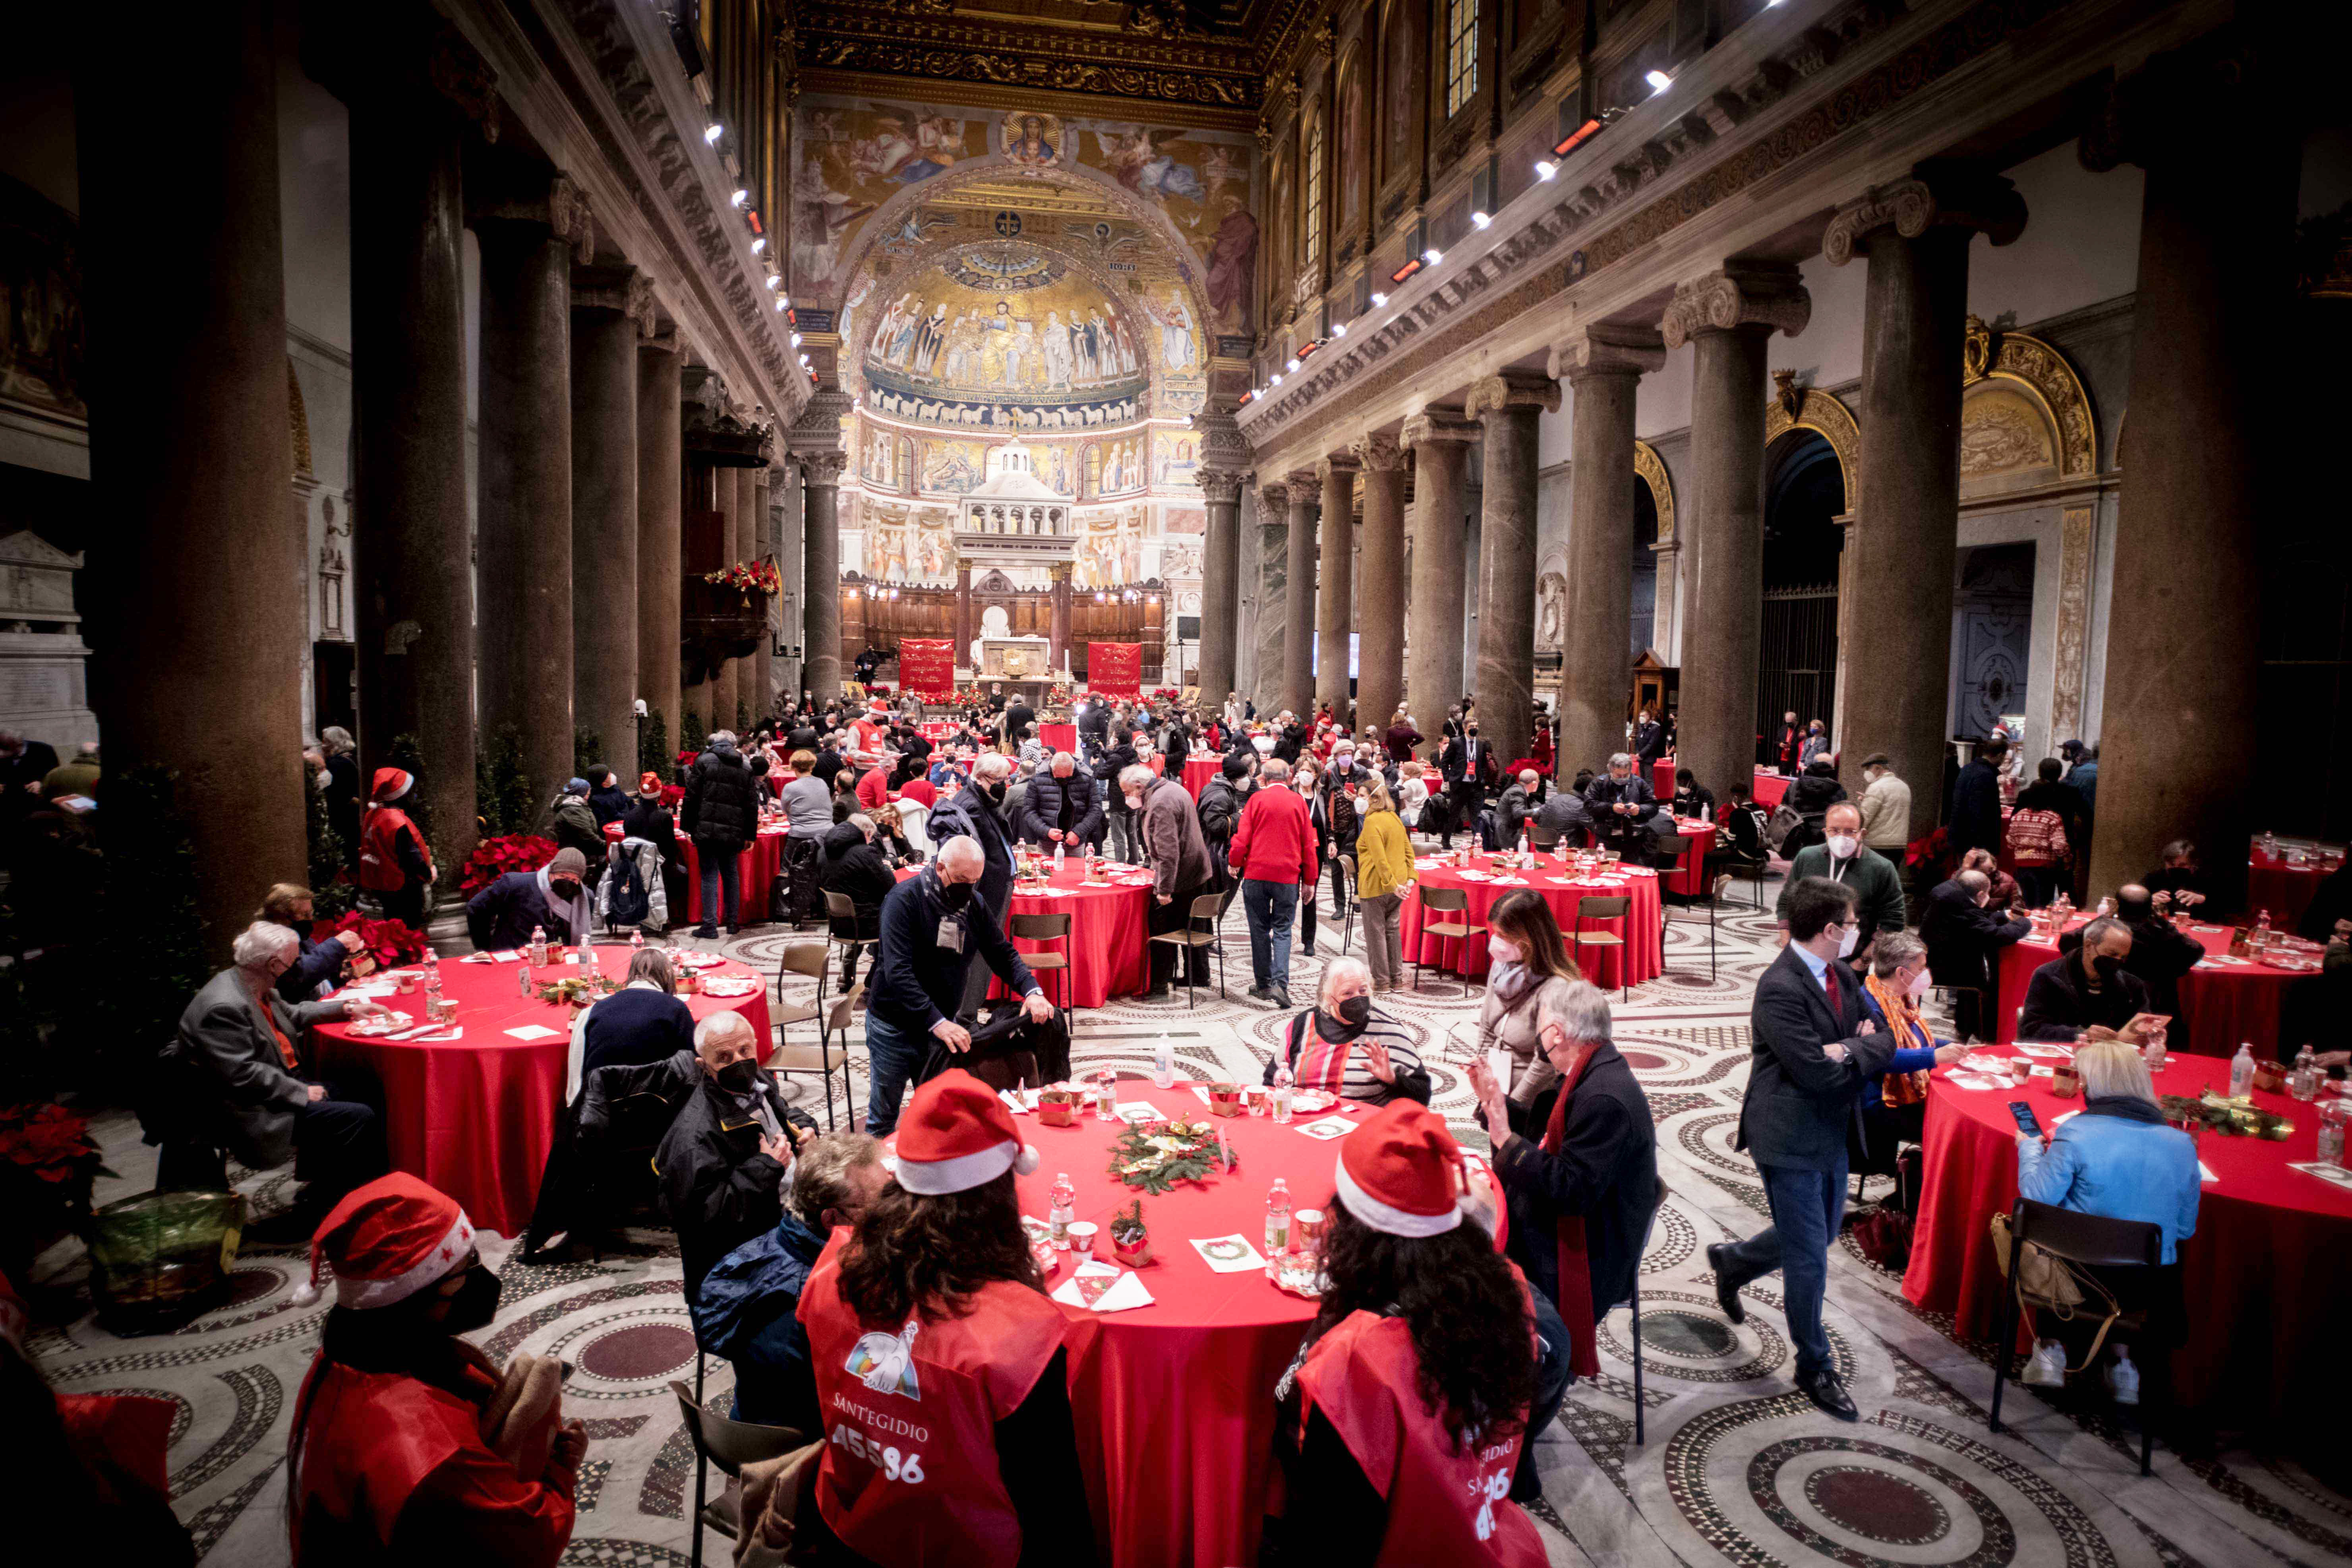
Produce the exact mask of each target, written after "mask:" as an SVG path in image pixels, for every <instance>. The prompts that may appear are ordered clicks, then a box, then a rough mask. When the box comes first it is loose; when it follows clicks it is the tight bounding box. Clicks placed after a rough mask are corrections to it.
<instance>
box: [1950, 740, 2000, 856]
mask: <svg viewBox="0 0 2352 1568" xmlns="http://www.w3.org/2000/svg"><path fill="white" fill-rule="evenodd" d="M2008 757H2009V742H2006V741H1979V742H1977V749H1976V761H1974V762H1972V763H1969V765H1968V766H1967V767H1964V768H1962V769H1961V770H1960V774H1959V777H1958V778H1957V779H1955V780H1954V781H1953V783H1952V824H1951V839H1952V853H1953V854H1955V855H1966V854H1967V853H1968V852H1969V850H1971V849H1990V851H1992V852H1993V853H1994V854H1996V855H1998V854H2000V850H2001V820H2000V764H2001V763H2003V762H2005V761H2006V760H2007V759H2008Z"/></svg>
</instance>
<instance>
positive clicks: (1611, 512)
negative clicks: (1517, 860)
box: [1552, 322, 1666, 779]
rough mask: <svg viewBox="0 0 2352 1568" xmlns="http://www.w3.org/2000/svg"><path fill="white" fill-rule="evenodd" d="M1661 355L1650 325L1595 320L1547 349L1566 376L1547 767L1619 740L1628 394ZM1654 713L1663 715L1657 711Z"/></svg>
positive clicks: (1583, 761)
mask: <svg viewBox="0 0 2352 1568" xmlns="http://www.w3.org/2000/svg"><path fill="white" fill-rule="evenodd" d="M1664 363H1666V354H1665V350H1664V346H1663V345H1662V343H1661V342H1660V341H1659V338H1658V334H1657V332H1656V331H1654V330H1653V329H1650V328H1647V327H1630V326H1622V325H1619V324H1617V323H1615V322H1596V323H1594V324H1593V325H1591V326H1589V327H1586V328H1584V329H1582V330H1581V331H1578V332H1577V333H1575V334H1574V335H1573V336H1571V337H1570V338H1569V339H1568V340H1567V341H1565V342H1561V343H1560V344H1559V346H1558V347H1556V348H1554V349H1553V350H1552V370H1553V373H1554V374H1557V375H1559V376H1561V377H1562V378H1563V379H1565V380H1566V381H1567V383H1568V386H1569V395H1570V398H1571V399H1573V406H1572V407H1571V409H1570V420H1571V424H1570V435H1569V474H1568V487H1569V488H1568V603H1567V604H1566V605H1565V606H1563V615H1562V623H1563V624H1562V626H1561V628H1560V653H1561V664H1560V678H1559V755H1558V758H1557V759H1556V762H1555V764H1554V773H1555V774H1556V776H1558V777H1559V778H1561V779H1573V778H1574V777H1575V776H1576V771H1577V769H1579V768H1591V769H1593V770H1594V771H1596V772H1598V771H1600V770H1601V768H1602V767H1604V766H1605V765H1606V763H1607V761H1608V758H1609V755H1610V753H1611V752H1617V751H1621V750H1622V749H1623V747H1624V744H1625V703H1626V700H1627V696H1628V693H1629V692H1630V691H1631V689H1632V686H1633V661H1632V659H1631V658H1628V657H1627V653H1626V649H1627V648H1628V647H1630V646H1631V641H1632V637H1633V568H1632V566H1631V565H1630V564H1629V563H1631V562H1632V560H1633V487H1634V486H1635V485H1636V484H1638V483H1639V482H1640V481H1639V480H1638V479H1635V478H1634V476H1633V395H1634V393H1635V391H1636V390H1637V389H1638V388H1639V387H1640V385H1641V381H1642V377H1643V374H1645V373H1647V372H1650V371H1654V370H1657V369H1659V368H1660V367H1661V366H1663V365H1664ZM1660 717H1661V718H1663V717H1664V715H1663V714H1661V715H1660Z"/></svg>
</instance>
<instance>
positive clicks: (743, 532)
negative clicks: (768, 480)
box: [735, 458, 768, 733]
mask: <svg viewBox="0 0 2352 1568" xmlns="http://www.w3.org/2000/svg"><path fill="white" fill-rule="evenodd" d="M767 471H768V465H767V461H766V459H765V458H762V459H761V462H760V463H759V465H758V466H757V467H755V468H737V469H736V470H735V510H736V520H735V521H736V529H737V533H736V537H735V550H736V553H737V556H738V557H739V558H740V559H741V560H743V561H757V560H759V559H760V558H761V557H762V556H764V555H766V554H767V552H768V535H767V519H766V516H765V513H764V511H763V510H762V509H761V505H760V490H761V486H762V484H763V483H764V476H765V475H766V473H767ZM762 603H763V601H762V600H761V598H760V597H759V596H757V595H754V596H753V598H752V604H753V605H754V606H755V607H756V606H759V605H761V604H762ZM766 619H767V617H766V616H765V614H764V612H763V613H762V614H761V623H762V625H761V635H760V641H759V643H758V645H757V646H755V647H753V648H752V649H751V652H750V653H748V654H745V655H744V656H743V657H742V658H739V659H737V660H736V661H735V700H736V701H737V702H738V703H739V704H740V706H741V708H742V710H743V713H744V715H745V717H746V718H748V719H749V721H750V723H747V724H745V725H744V726H742V728H743V729H744V730H745V731H746V732H747V733H748V732H749V731H750V729H751V725H752V724H757V723H758V722H759V721H760V715H761V714H762V713H764V712H766V711H767V703H766V700H765V699H764V695H763V694H762V693H761V690H760V650H761V648H763V647H766V646H767V632H766V626H765V622H766Z"/></svg>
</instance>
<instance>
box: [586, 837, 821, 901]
mask: <svg viewBox="0 0 2352 1568" xmlns="http://www.w3.org/2000/svg"><path fill="white" fill-rule="evenodd" d="M604 837H605V838H606V840H607V841H608V842H611V843H614V844H618V843H619V842H620V841H621V825H620V824H619V823H617V822H608V823H606V824H605V825H604ZM784 837H785V834H784V829H783V828H782V827H776V828H774V829H769V828H765V827H763V828H761V829H760V834H759V837H756V838H754V839H752V840H751V847H749V848H748V849H745V850H744V851H743V858H742V860H741V861H740V865H739V866H738V868H737V870H736V877H737V879H738V882H739V885H740V888H741V889H742V894H741V897H740V899H739V900H737V904H736V910H737V914H738V918H739V919H740V921H742V923H743V924H745V925H759V924H761V923H762V922H764V921H766V920H767V918H768V895H769V893H770V891H771V890H772V889H773V888H774V887H775V882H776V878H777V877H778V876H779V875H781V874H782V871H783V868H784ZM677 846H678V847H679V848H681V849H683V850H685V851H686V907H685V908H684V909H682V910H670V912H669V923H670V924H672V925H674V926H677V925H693V924H697V923H698V922H699V921H701V919H702V857H701V856H700V855H698V854H697V853H696V852H695V847H694V840H693V839H691V838H688V837H687V836H686V835H685V834H683V833H681V834H679V835H678V836H677ZM726 897H727V889H725V888H723V887H722V888H720V889H719V899H720V900H721V901H722V902H723V901H724V900H725V899H726Z"/></svg>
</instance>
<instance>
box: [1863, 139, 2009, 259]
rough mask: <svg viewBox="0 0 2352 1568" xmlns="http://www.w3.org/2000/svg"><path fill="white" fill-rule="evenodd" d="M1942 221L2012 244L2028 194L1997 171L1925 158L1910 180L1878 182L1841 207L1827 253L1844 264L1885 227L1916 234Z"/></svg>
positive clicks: (1913, 236)
mask: <svg viewBox="0 0 2352 1568" xmlns="http://www.w3.org/2000/svg"><path fill="white" fill-rule="evenodd" d="M1938 226H1943V227H1951V228H1964V229H1977V230H1981V231H1982V232H1983V234H1984V236H1985V237H1986V238H1988V239H1990V240H1991V241H1992V242H1993V243H1994V244H1995V245H2007V244H2008V243H2009V242H2010V241H2011V240H2013V239H2015V238H2016V237H2018V236H2019V235H2021V234H2022V233H2024V232H2025V198H2024V197H2022V196H2021V195H2018V194H2017V188H2016V187H2015V186H2014V185H2012V184H2010V183H2009V182H2008V181H2007V180H2005V179H2003V178H2001V177H2000V175H1998V174H1987V173H1985V172H1984V171H1983V170H1980V169H1976V168H1972V167H1970V166H1969V165H1967V164H1962V163H1922V164H1921V165H1919V167H1918V168H1916V169H1915V170H1913V171H1912V174H1911V177H1910V178H1909V179H1907V180H1897V181H1895V183H1894V184H1890V185H1874V186H1872V187H1871V188H1870V189H1869V190H1867V191H1864V193H1863V195H1862V199H1861V200H1860V201H1856V202H1849V203H1848V204H1847V205H1844V206H1843V207H1840V208H1839V209H1838V213H1837V216H1835V217H1833V218H1832V219H1830V226H1829V228H1828V230H1827V231H1826V232H1825V233H1823V234H1822V255H1823V256H1825V257H1827V258H1829V263H1830V265H1831V266H1832V267H1843V266H1844V265H1845V264H1846V263H1847V262H1848V261H1851V260H1852V259H1853V249H1854V246H1855V245H1856V244H1857V243H1858V242H1860V241H1861V240H1862V239H1863V238H1864V237H1866V236H1869V235H1872V234H1875V233H1876V232H1878V231H1879V230H1880V229H1883V228H1891V229H1893V230H1894V231H1895V233H1896V234H1899V235H1901V236H1902V237H1904V238H1906V239H1916V238H1918V237H1920V236H1921V235H1923V234H1925V233H1927V230H1928V229H1930V228H1933V227H1938Z"/></svg>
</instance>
